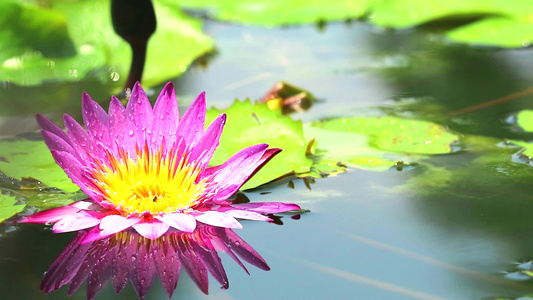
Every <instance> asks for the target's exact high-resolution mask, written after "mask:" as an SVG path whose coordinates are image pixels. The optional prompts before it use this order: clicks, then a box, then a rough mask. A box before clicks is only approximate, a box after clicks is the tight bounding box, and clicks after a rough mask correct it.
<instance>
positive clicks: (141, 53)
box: [124, 39, 148, 89]
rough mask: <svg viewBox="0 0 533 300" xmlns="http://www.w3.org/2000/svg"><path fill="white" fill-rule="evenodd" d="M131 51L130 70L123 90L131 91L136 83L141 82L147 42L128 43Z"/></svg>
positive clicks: (133, 41) (140, 40) (135, 41)
mask: <svg viewBox="0 0 533 300" xmlns="http://www.w3.org/2000/svg"><path fill="white" fill-rule="evenodd" d="M129 44H130V46H131V51H132V57H131V68H130V74H129V76H128V80H127V81H126V86H125V87H124V88H126V89H128V88H129V89H131V88H133V85H134V84H135V82H137V81H139V82H140V81H141V79H142V76H143V70H144V63H145V61H146V48H147V46H148V40H147V39H145V40H142V39H139V40H132V41H129Z"/></svg>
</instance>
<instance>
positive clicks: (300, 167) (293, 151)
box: [206, 100, 313, 189]
mask: <svg viewBox="0 0 533 300" xmlns="http://www.w3.org/2000/svg"><path fill="white" fill-rule="evenodd" d="M222 112H224V113H226V114H227V116H228V121H227V123H226V125H225V127H224V132H223V134H222V137H221V139H220V146H219V147H218V148H217V150H216V151H215V155H214V156H213V159H212V160H211V164H212V165H219V164H222V163H223V162H224V161H226V160H227V159H228V158H229V157H231V156H232V155H233V154H235V153H237V152H238V151H239V150H241V149H243V148H245V147H249V146H252V145H255V144H261V143H266V144H268V145H269V146H270V148H281V149H283V151H282V152H281V153H279V154H278V155H276V156H275V157H274V158H273V159H272V160H271V161H270V162H269V163H268V164H266V165H265V166H264V167H263V168H262V169H261V170H260V171H259V172H257V174H255V175H254V177H253V178H252V179H250V180H249V181H248V182H247V183H246V184H245V185H244V186H243V189H250V188H255V187H257V186H259V185H261V184H264V183H267V182H269V181H272V180H274V179H277V178H279V177H281V176H283V175H286V174H295V173H303V172H307V171H309V168H310V167H311V165H312V163H313V161H312V160H311V159H309V158H307V157H306V150H307V140H306V139H305V137H304V134H303V129H302V122H301V121H295V120H293V119H291V118H290V117H288V116H283V115H282V114H281V110H280V109H276V110H270V109H269V108H268V105H267V104H266V103H256V104H252V102H251V101H250V100H246V101H242V102H241V101H238V100H237V101H235V102H234V103H233V105H232V106H231V107H229V108H228V109H225V110H219V109H215V108H211V109H209V110H208V111H207V122H206V123H207V124H209V123H210V122H211V121H213V120H214V119H215V118H216V117H217V116H218V115H219V114H220V113H222Z"/></svg>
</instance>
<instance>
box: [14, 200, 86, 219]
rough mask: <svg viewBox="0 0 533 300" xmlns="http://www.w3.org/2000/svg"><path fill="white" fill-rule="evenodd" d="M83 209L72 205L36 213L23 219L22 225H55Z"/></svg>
mask: <svg viewBox="0 0 533 300" xmlns="http://www.w3.org/2000/svg"><path fill="white" fill-rule="evenodd" d="M80 210H81V208H78V207H75V206H72V204H71V205H68V206H61V207H57V208H52V209H49V210H44V211H40V212H37V213H34V214H33V215H31V216H27V217H23V218H22V219H20V220H19V221H18V222H20V223H54V222H57V221H59V220H61V219H63V218H65V217H67V216H69V215H72V214H75V213H77V212H79V211H80Z"/></svg>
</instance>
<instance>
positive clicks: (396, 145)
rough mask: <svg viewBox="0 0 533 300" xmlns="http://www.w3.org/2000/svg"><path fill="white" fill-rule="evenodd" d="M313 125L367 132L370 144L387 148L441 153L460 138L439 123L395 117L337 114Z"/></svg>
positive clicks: (408, 151) (378, 147) (388, 149)
mask: <svg viewBox="0 0 533 300" xmlns="http://www.w3.org/2000/svg"><path fill="white" fill-rule="evenodd" d="M312 126H314V127H317V128H321V129H325V130H330V131H340V132H352V133H360V134H364V135H367V136H368V137H369V140H368V144H369V145H370V146H371V147H373V148H375V149H379V150H382V151H386V152H399V153H410V154H444V153H450V152H452V151H453V149H452V144H453V143H454V142H457V141H458V140H459V137H458V136H457V135H455V134H453V133H450V132H449V131H447V130H446V129H445V128H444V127H443V126H441V125H438V124H435V123H432V122H427V121H421V120H409V119H403V118H398V117H355V118H339V119H331V120H324V121H319V122H314V123H312ZM342 142H344V141H342V140H339V142H338V144H339V145H340V144H341V143H342Z"/></svg>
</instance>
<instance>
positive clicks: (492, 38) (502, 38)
mask: <svg viewBox="0 0 533 300" xmlns="http://www.w3.org/2000/svg"><path fill="white" fill-rule="evenodd" d="M446 36H447V37H448V38H449V39H450V40H453V41H456V42H461V43H470V44H476V45H483V46H498V47H509V48H519V47H527V46H529V45H531V44H532V43H533V21H519V20H515V19H510V18H503V17H494V18H487V19H484V20H480V21H478V22H475V23H472V24H469V25H465V26H461V27H459V28H457V29H455V30H452V31H449V32H448V33H447V34H446Z"/></svg>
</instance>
